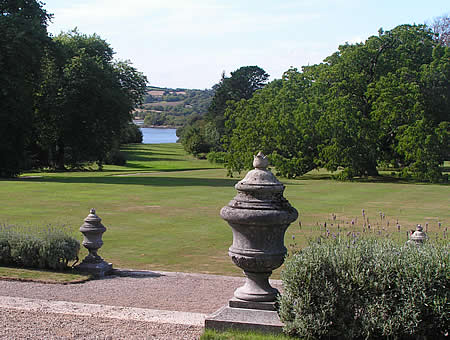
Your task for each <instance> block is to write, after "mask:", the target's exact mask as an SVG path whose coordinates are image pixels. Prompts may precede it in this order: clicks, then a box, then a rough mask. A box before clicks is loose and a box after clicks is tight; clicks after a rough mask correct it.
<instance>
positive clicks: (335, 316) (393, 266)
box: [279, 238, 450, 339]
mask: <svg viewBox="0 0 450 340" xmlns="http://www.w3.org/2000/svg"><path fill="white" fill-rule="evenodd" d="M448 250H449V248H448V245H443V244H432V243H428V244H424V245H423V246H420V247H417V246H415V245H399V244H396V243H394V242H392V241H390V240H386V239H361V240H356V239H354V238H353V239H350V238H336V239H323V240H321V241H318V242H313V243H311V244H310V245H309V246H308V247H306V248H304V249H302V250H300V251H298V252H297V253H295V254H294V255H291V256H289V257H288V258H287V259H286V263H285V267H284V270H283V272H282V274H281V275H282V280H283V286H284V293H283V295H282V296H281V297H280V301H279V302H280V311H279V313H280V317H281V320H282V321H283V322H284V323H285V331H286V332H287V333H288V334H291V335H297V336H299V337H301V338H305V339H316V338H328V337H331V338H337V339H356V338H358V339H359V338H361V339H367V338H392V339H395V338H397V339H411V338H413V339H414V338H424V337H426V338H431V337H434V338H441V337H445V336H446V334H448V331H449V329H448V327H449V324H450V322H449V315H450V307H449V306H450V299H449V291H450V289H449V288H450V287H449V277H450V272H449V262H450V261H449V252H448Z"/></svg>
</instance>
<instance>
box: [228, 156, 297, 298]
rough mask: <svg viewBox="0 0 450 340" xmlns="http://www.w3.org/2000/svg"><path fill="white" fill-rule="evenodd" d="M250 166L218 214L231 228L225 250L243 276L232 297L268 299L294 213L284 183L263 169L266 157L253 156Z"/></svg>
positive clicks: (281, 259)
mask: <svg viewBox="0 0 450 340" xmlns="http://www.w3.org/2000/svg"><path fill="white" fill-rule="evenodd" d="M253 166H254V167H255V169H254V170H251V171H250V172H248V173H247V175H246V176H245V178H244V179H243V180H241V181H240V182H239V183H237V184H236V186H235V188H236V190H237V192H238V193H237V195H236V196H235V197H234V198H233V199H232V200H231V201H230V202H229V203H228V205H227V206H225V207H223V208H222V210H221V212H220V216H221V217H222V218H223V219H224V220H225V221H227V222H228V224H229V225H230V227H231V228H232V231H233V244H232V246H231V247H230V248H229V252H228V253H229V255H230V257H231V259H232V261H233V262H234V263H235V264H236V265H237V266H238V267H239V268H241V269H243V270H244V273H245V275H246V277H247V278H246V282H245V284H244V286H242V287H240V288H238V289H237V290H236V291H235V293H234V296H235V297H236V298H238V299H240V300H245V301H254V302H271V301H275V299H276V296H277V295H278V291H277V290H276V289H275V288H273V287H271V286H270V284H269V276H270V275H271V274H272V271H273V270H274V269H276V268H278V267H280V266H281V265H282V264H283V262H284V257H285V256H286V253H287V250H286V247H285V246H284V235H285V232H286V229H287V228H288V227H289V225H290V224H291V223H292V222H293V221H295V220H296V219H297V217H298V213H297V210H296V209H295V208H293V207H292V206H291V205H290V204H289V202H288V201H287V200H286V199H285V198H284V196H283V192H284V189H285V187H284V185H283V184H281V183H280V182H279V181H278V180H277V179H276V177H275V176H274V175H273V174H272V173H271V172H270V171H269V170H268V169H267V166H268V160H267V158H266V156H264V155H263V154H262V153H259V154H258V155H257V156H255V158H254V162H253Z"/></svg>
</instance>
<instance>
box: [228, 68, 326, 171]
mask: <svg viewBox="0 0 450 340" xmlns="http://www.w3.org/2000/svg"><path fill="white" fill-rule="evenodd" d="M311 85H312V82H311V79H309V78H308V74H306V73H300V72H298V71H297V70H295V69H291V70H288V71H287V72H285V73H284V75H283V78H282V79H281V80H276V81H273V82H271V83H270V84H269V85H267V86H266V87H265V88H264V89H262V90H261V91H259V92H257V93H256V94H255V95H254V96H253V97H252V98H251V99H249V100H241V101H239V102H236V103H235V104H234V105H232V106H229V107H228V109H227V112H226V117H227V118H228V121H227V124H229V125H232V127H233V128H232V134H231V136H230V137H229V139H228V141H227V143H226V148H227V151H228V153H227V161H228V167H229V168H230V170H231V171H240V170H242V169H245V168H249V167H250V166H251V159H252V155H255V154H256V153H257V152H258V151H262V152H264V153H265V154H266V155H269V156H270V158H271V160H272V164H273V165H274V166H275V167H276V169H277V172H278V173H280V174H282V175H284V176H287V177H295V176H299V175H302V174H304V173H306V172H308V171H310V170H312V169H314V168H315V167H316V165H315V159H316V157H317V144H318V139H317V138H318V134H317V131H316V130H315V125H316V123H317V120H318V114H319V110H318V106H317V103H315V102H310V101H309V100H308V98H309V96H310V89H311Z"/></svg>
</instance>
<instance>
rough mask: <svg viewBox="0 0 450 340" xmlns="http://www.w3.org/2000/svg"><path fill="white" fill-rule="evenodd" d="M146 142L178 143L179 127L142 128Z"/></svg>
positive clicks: (143, 141)
mask: <svg viewBox="0 0 450 340" xmlns="http://www.w3.org/2000/svg"><path fill="white" fill-rule="evenodd" d="M140 129H141V131H142V136H143V140H142V143H144V144H160V143H176V142H177V139H178V137H177V135H176V131H177V129H161V128H140Z"/></svg>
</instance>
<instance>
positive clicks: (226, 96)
mask: <svg viewBox="0 0 450 340" xmlns="http://www.w3.org/2000/svg"><path fill="white" fill-rule="evenodd" d="M268 78H269V75H268V74H267V73H266V72H265V71H264V70H263V69H262V68H260V67H258V66H243V67H241V68H239V69H237V70H236V71H234V72H231V77H229V78H228V77H225V73H223V74H222V79H221V80H220V82H219V83H218V84H216V85H214V87H213V90H214V97H213V99H212V101H211V104H210V106H209V108H208V113H207V114H206V120H207V121H209V122H211V123H213V124H214V125H215V127H216V129H217V131H218V133H219V134H220V135H221V136H222V135H223V134H224V132H225V116H224V115H225V110H226V107H227V103H228V102H229V101H230V100H233V101H239V100H241V99H250V98H251V97H252V96H253V93H254V92H255V91H257V90H259V89H262V88H263V87H264V85H265V84H266V82H267V79H268Z"/></svg>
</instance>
